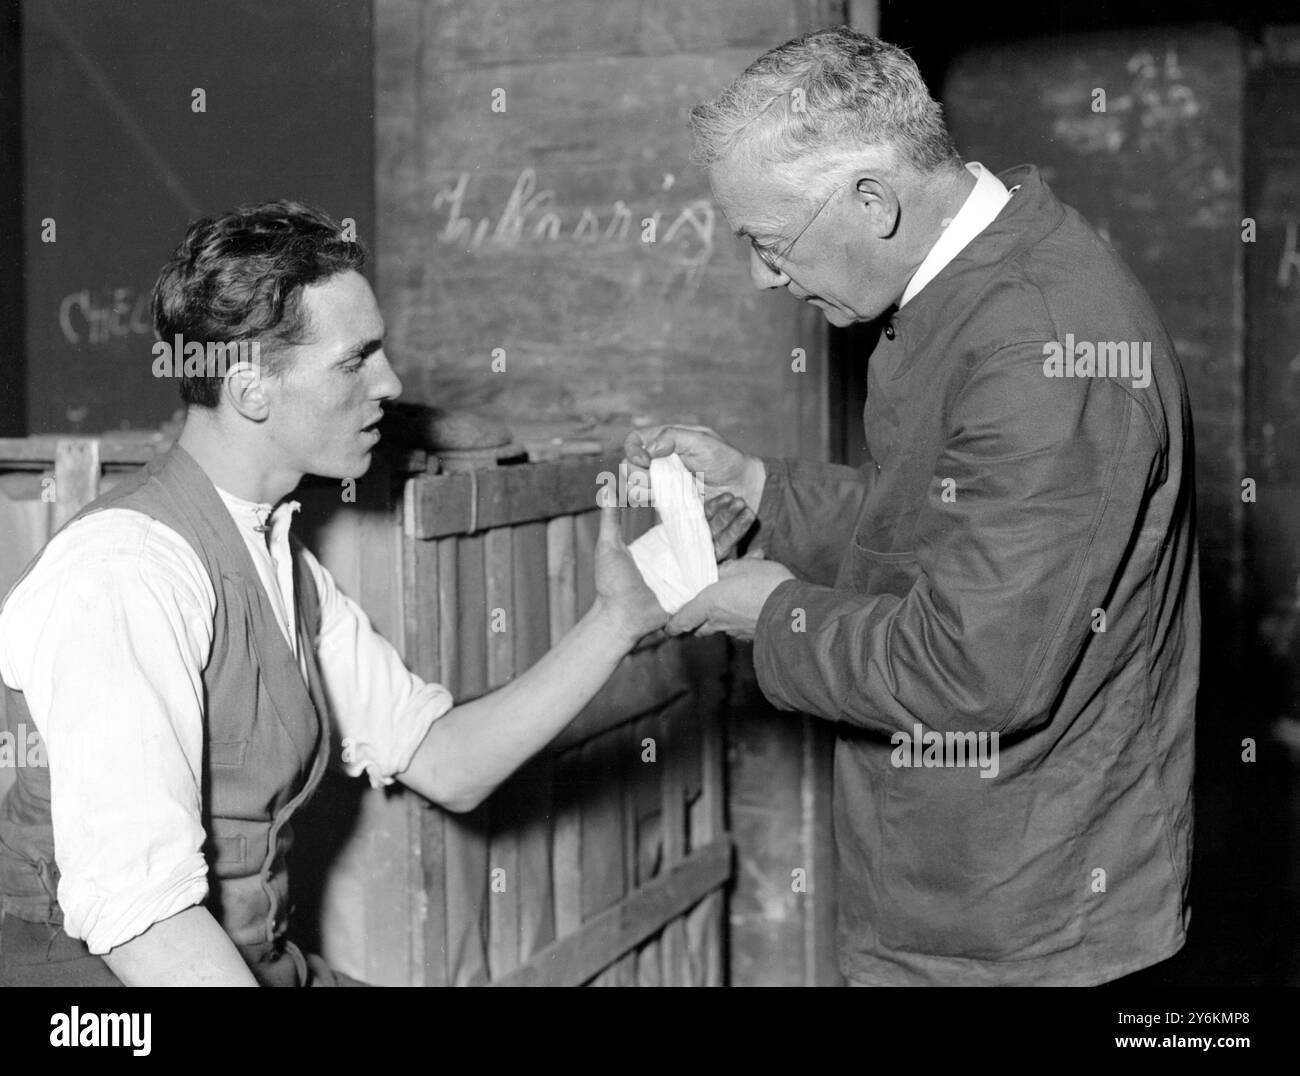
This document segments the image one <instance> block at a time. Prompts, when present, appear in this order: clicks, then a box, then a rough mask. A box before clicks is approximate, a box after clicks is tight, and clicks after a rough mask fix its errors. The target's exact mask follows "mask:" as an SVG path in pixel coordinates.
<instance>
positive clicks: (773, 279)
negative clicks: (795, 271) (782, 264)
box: [749, 247, 790, 288]
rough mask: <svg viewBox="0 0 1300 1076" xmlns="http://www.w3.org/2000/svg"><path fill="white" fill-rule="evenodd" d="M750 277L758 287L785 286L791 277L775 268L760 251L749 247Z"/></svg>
mask: <svg viewBox="0 0 1300 1076" xmlns="http://www.w3.org/2000/svg"><path fill="white" fill-rule="evenodd" d="M749 277H750V279H751V280H753V282H754V287H756V288H784V287H785V286H786V285H787V284H788V283H790V278H789V277H788V276H786V275H785V274H784V273H779V272H777V271H776V270H774V269H773V268H772V267H771V266H770V265H768V264H767V262H765V261H763V259H762V258H760V257H759V256H758V251H756V250H755V249H754V248H753V247H750V248H749Z"/></svg>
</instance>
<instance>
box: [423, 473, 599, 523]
mask: <svg viewBox="0 0 1300 1076" xmlns="http://www.w3.org/2000/svg"><path fill="white" fill-rule="evenodd" d="M602 466H603V463H602V460H601V458H600V457H598V456H578V457H576V458H573V459H562V460H545V461H543V462H541V463H520V464H512V465H507V466H502V467H486V468H483V469H481V470H475V471H460V472H453V473H450V474H440V475H423V476H420V477H418V478H417V479H416V480H415V482H416V485H415V486H414V487H413V488H412V491H411V508H412V513H411V525H412V527H413V531H412V533H413V534H414V536H415V537H418V538H441V537H443V536H444V535H448V534H461V533H464V532H465V531H468V530H470V529H471V528H473V529H475V530H489V529H491V528H495V527H508V526H512V525H513V524H516V523H528V522H531V521H533V520H546V519H550V518H552V517H553V516H557V515H565V514H568V513H570V512H586V511H588V510H590V508H591V506H592V505H593V504H595V503H596V489H597V479H598V477H599V475H600V473H601V470H602ZM476 485H477V489H476V488H475V486H476Z"/></svg>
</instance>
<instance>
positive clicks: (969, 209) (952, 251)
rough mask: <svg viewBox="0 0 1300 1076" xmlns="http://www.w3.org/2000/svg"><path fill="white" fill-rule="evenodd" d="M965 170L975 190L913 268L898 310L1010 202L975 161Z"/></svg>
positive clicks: (997, 181)
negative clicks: (973, 178) (970, 176)
mask: <svg viewBox="0 0 1300 1076" xmlns="http://www.w3.org/2000/svg"><path fill="white" fill-rule="evenodd" d="M966 170H967V171H968V172H970V173H971V175H973V176H974V177H975V186H974V187H972V188H971V192H970V194H968V195H967V196H966V201H964V202H962V204H961V208H960V209H959V210H957V215H956V216H955V217H953V218H952V220H951V221H950V222H949V223H948V227H947V228H945V229H944V231H943V235H941V236H939V239H938V241H937V242H936V243H935V244H934V246H932V247H931V248H930V253H929V254H927V255H926V256H925V260H924V261H923V262H921V264H920V265H919V266H917V269H916V272H915V273H913V274H912V279H911V280H909V281H908V282H907V287H906V288H905V289H904V291H903V297H902V299H900V300H899V301H898V305H899V307H900V308H902V307H904V306H906V305H907V302H908V300H909V299H911V298H912V297H913V296H915V295H916V293H917V292H918V291H920V290H921V289H922V288H924V287H925V286H926V285H927V284H928V283H930V281H932V280H933V279H934V278H935V277H937V276H938V275H939V273H940V272H941V271H942V270H943V268H944V266H946V265H947V264H948V263H949V262H950V261H952V260H953V258H955V257H957V255H958V254H960V253H961V252H962V251H963V250H964V249H965V248H966V246H967V245H968V244H969V243H970V241H971V240H972V239H974V238H975V237H976V236H977V235H979V234H980V232H982V231H983V230H984V229H985V228H987V227H988V226H989V225H990V224H992V223H993V220H994V218H995V217H996V216H997V215H998V214H999V213H1001V212H1002V207H1003V206H1004V205H1006V204H1007V202H1008V201H1009V200H1010V199H1011V192H1010V191H1008V190H1007V188H1006V185H1005V184H1004V183H1003V182H1002V180H1000V179H998V177H997V176H995V175H994V174H993V173H992V172H990V171H989V170H988V169H987V168H985V167H984V166H983V165H982V164H980V163H979V162H978V161H971V162H970V163H969V164H968V165H966Z"/></svg>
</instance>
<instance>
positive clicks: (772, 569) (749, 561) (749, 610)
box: [667, 554, 794, 639]
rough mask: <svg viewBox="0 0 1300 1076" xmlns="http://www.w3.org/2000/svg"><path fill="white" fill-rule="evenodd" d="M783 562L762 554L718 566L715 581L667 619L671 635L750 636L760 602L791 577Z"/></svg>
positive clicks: (756, 618) (760, 608) (760, 610)
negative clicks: (769, 558) (716, 579)
mask: <svg viewBox="0 0 1300 1076" xmlns="http://www.w3.org/2000/svg"><path fill="white" fill-rule="evenodd" d="M793 578H794V574H793V573H792V572H791V571H790V569H789V568H787V567H786V566H785V565H784V564H778V563H777V562H776V561H774V560H767V559H765V558H764V557H763V556H762V555H761V554H755V555H752V556H748V557H741V558H740V559H739V560H731V561H727V563H725V564H720V565H718V581H717V582H716V583H714V584H712V585H711V586H707V587H705V588H704V589H703V590H702V591H700V592H699V593H698V594H697V595H695V597H694V598H692V599H691V600H690V601H689V602H687V603H686V604H685V605H683V606H682V607H681V608H680V609H678V610H677V612H676V613H674V614H673V616H672V617H670V618H669V620H668V625H667V630H668V632H669V633H670V634H672V635H681V634H684V633H686V632H694V633H695V634H696V635H713V634H714V633H715V632H719V631H722V632H726V633H727V634H728V635H730V636H732V637H733V638H736V639H752V638H753V637H754V628H755V627H756V626H757V624H758V614H759V613H760V612H762V611H763V603H764V602H765V601H767V599H768V595H770V594H771V593H772V591H774V590H775V589H776V588H777V586H778V584H780V583H783V582H784V581H785V580H787V579H793Z"/></svg>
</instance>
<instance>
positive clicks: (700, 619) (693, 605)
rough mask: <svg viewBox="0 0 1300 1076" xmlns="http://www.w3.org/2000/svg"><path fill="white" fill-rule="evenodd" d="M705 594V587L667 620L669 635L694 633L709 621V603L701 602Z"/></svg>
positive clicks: (706, 591) (706, 589)
mask: <svg viewBox="0 0 1300 1076" xmlns="http://www.w3.org/2000/svg"><path fill="white" fill-rule="evenodd" d="M707 593H708V588H707V587H706V588H705V589H704V590H702V591H700V593H699V594H697V595H695V597H693V598H692V599H691V600H690V601H688V602H687V603H686V604H685V605H683V606H682V607H681V608H680V609H678V610H677V612H675V613H674V614H673V615H672V616H670V617H669V618H668V624H667V631H668V634H669V635H685V634H686V633H687V632H692V631H695V630H696V629H697V628H699V627H700V626H701V625H702V624H704V622H705V621H707V620H708V619H709V603H708V602H707V601H705V600H702V599H703V598H704V595H705V594H707Z"/></svg>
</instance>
